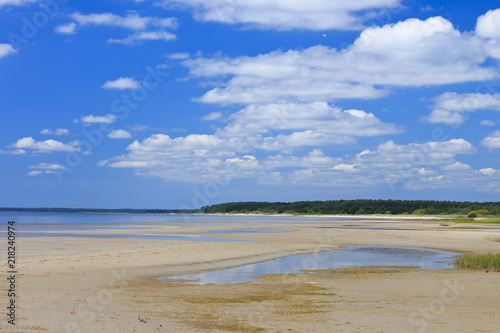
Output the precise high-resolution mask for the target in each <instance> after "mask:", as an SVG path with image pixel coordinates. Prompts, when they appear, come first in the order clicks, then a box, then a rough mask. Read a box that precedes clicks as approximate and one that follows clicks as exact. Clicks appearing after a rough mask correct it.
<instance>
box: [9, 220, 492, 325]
mask: <svg viewBox="0 0 500 333" xmlns="http://www.w3.org/2000/svg"><path fill="white" fill-rule="evenodd" d="M355 224H356V225H357V226H353V227H346V226H342V225H339V224H335V225H333V224H331V225H329V224H326V223H324V221H316V222H308V223H303V224H287V223H281V224H273V225H268V226H266V227H272V228H291V229H294V230H295V231H293V232H286V233H278V234H277V233H274V234H273V233H269V234H248V233H247V234H243V233H238V234H225V235H216V237H220V238H231V239H236V238H237V239H247V240H257V241H256V242H205V241H169V240H144V239H142V240H141V239H98V238H73V237H57V238H51V237H37V238H20V239H18V260H19V265H18V271H19V273H18V276H17V289H18V292H19V293H18V297H17V304H18V308H17V320H16V322H17V325H16V326H15V328H16V330H12V327H11V326H10V325H7V323H6V319H5V317H4V320H2V322H1V323H0V331H1V332H56V333H57V332H228V331H229V332H500V314H499V313H500V311H499V309H500V273H491V272H490V273H486V272H484V271H475V272H471V271H462V270H439V271H438V270H415V269H399V270H394V269H388V268H370V269H343V270H335V271H318V272H309V273H301V274H288V275H268V276H266V277H265V278H264V279H263V280H261V281H252V282H246V283H242V284H235V285H205V286H197V285H186V284H183V283H180V282H173V281H161V280H158V279H155V278H156V277H159V276H162V275H172V276H173V275H183V274H188V273H198V272H203V271H210V270H218V269H222V268H229V267H236V266H240V265H244V264H249V263H255V262H259V261H263V260H268V259H274V258H279V257H284V256H288V255H292V254H299V253H314V252H317V251H325V250H331V249H338V248H341V247H342V245H348V244H359V245H363V244H367V245H393V246H414V247H423V248H432V249H441V250H450V251H454V252H461V253H484V252H488V251H494V252H498V250H499V248H500V242H499V241H500V230H499V229H500V227H499V226H498V225H496V226H495V225H474V227H484V229H471V228H469V227H470V225H466V224H454V223H451V222H448V224H449V226H440V223H439V222H437V221H426V220H404V221H397V220H393V219H391V220H384V219H377V220H373V219H372V220H364V221H356V223H355ZM360 226H362V227H363V228H365V227H366V228H375V229H377V228H383V229H390V228H394V229H398V230H378V229H377V230H370V229H359V228H360ZM252 227H258V228H262V227H263V226H262V225H250V224H249V225H248V226H246V227H245V229H246V228H252ZM240 228H241V227H240ZM216 229H228V228H227V227H217V228H215V227H194V226H185V227H179V228H177V229H173V230H172V229H169V230H168V231H167V232H169V233H172V232H188V233H192V232H201V231H210V230H216ZM241 229H243V228H241ZM160 231H161V232H165V230H149V229H144V230H143V232H147V233H151V232H160ZM2 241H4V240H2ZM4 245H5V244H4V243H2V245H1V246H2V247H5V246H4ZM4 284H5V286H6V283H5V281H4ZM1 302H2V303H1V304H6V302H7V298H6V295H5V293H4V292H2V298H1ZM5 312H6V311H5Z"/></svg>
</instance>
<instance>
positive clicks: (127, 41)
mask: <svg viewBox="0 0 500 333" xmlns="http://www.w3.org/2000/svg"><path fill="white" fill-rule="evenodd" d="M176 38H177V36H176V35H175V34H172V33H170V32H166V31H140V32H136V33H134V34H132V35H129V36H128V37H126V38H122V39H117V38H110V39H108V43H111V44H123V45H136V44H138V43H140V42H142V41H145V40H164V41H170V40H173V39H176Z"/></svg>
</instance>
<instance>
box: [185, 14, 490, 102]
mask: <svg viewBox="0 0 500 333" xmlns="http://www.w3.org/2000/svg"><path fill="white" fill-rule="evenodd" d="M484 43H485V41H484V40H483V39H481V38H479V37H477V36H474V35H471V34H468V33H461V32H460V31H458V30H456V29H454V28H453V25H452V24H451V23H450V22H449V21H447V20H445V19H444V18H442V17H431V18H429V19H427V20H425V21H421V20H418V19H409V20H406V21H403V22H399V23H396V24H390V25H385V26H383V27H372V28H367V29H365V30H364V31H363V32H362V33H361V35H360V37H359V38H358V39H357V40H356V41H355V42H354V43H353V44H352V45H351V46H349V47H347V48H345V49H343V50H336V49H333V48H329V47H326V46H313V47H310V48H307V49H303V50H289V51H286V52H283V51H274V52H271V53H267V54H261V55H258V56H255V57H237V58H227V57H222V56H214V57H211V58H202V57H200V58H195V59H188V60H185V61H184V62H183V64H184V65H185V66H187V67H188V68H189V70H190V74H191V75H192V76H194V77H200V78H207V79H211V80H213V79H214V78H216V79H218V81H219V82H220V84H219V86H218V87H216V88H214V89H212V90H210V91H208V92H207V93H205V94H204V95H203V96H202V97H201V98H200V99H199V101H201V102H205V103H220V104H231V103H269V102H275V101H279V100H285V101H290V100H291V101H297V100H298V101H315V100H326V101H332V100H335V99H340V98H379V97H382V96H385V95H387V94H388V91H387V88H390V87H391V86H410V87H411V86H413V87H419V86H424V85H442V84H451V83H460V82H468V81H486V80H491V79H494V78H497V77H498V71H497V69H495V68H493V67H491V68H490V67H484V66H482V65H483V63H484V62H485V61H486V59H487V54H486V53H485V51H484ZM437 73H438V74H439V75H437Z"/></svg>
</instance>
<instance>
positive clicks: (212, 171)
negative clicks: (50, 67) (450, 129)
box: [102, 102, 401, 182]
mask: <svg viewBox="0 0 500 333" xmlns="http://www.w3.org/2000/svg"><path fill="white" fill-rule="evenodd" d="M209 118H211V119H219V117H209ZM224 121H225V122H226V125H225V126H224V127H222V128H220V129H218V130H216V131H215V134H212V135H210V134H190V135H187V136H185V137H177V138H171V137H170V136H168V135H165V134H154V135H152V136H150V137H149V138H147V139H145V140H143V141H142V142H139V141H137V140H136V141H134V142H133V143H132V144H130V145H129V146H128V147H127V150H128V151H129V153H128V154H127V155H123V156H119V157H115V158H113V159H111V161H110V162H106V163H104V162H103V163H102V164H106V165H108V166H110V167H119V168H125V167H128V168H134V169H137V170H138V172H139V173H140V174H148V175H153V176H157V177H161V178H167V179H172V180H181V181H189V182H193V181H194V182H196V181H201V180H203V179H207V177H211V175H217V174H220V172H221V170H224V169H225V168H226V167H228V166H230V165H237V166H238V167H239V168H240V169H241V170H245V172H244V173H243V174H244V176H245V177H249V176H251V175H252V176H255V173H254V172H257V171H259V172H264V170H267V171H269V170H273V169H275V168H280V167H298V166H303V167H307V166H308V165H317V166H318V165H319V166H322V167H325V168H327V167H329V168H333V167H334V166H335V165H336V164H339V163H338V162H340V161H339V160H338V159H333V158H330V157H328V156H326V155H325V154H324V153H323V152H322V151H321V150H320V149H318V148H313V150H312V151H311V152H310V153H309V154H307V155H306V156H303V157H297V156H293V155H290V152H293V151H295V150H302V149H304V148H307V147H319V146H329V145H335V144H346V143H353V142H355V140H356V138H358V137H372V136H381V135H387V134H396V133H399V132H400V131H401V130H400V129H399V128H397V127H396V126H394V125H392V124H387V123H384V122H382V121H380V120H379V119H377V118H376V117H375V116H374V115H373V114H370V113H366V112H364V111H361V110H345V111H344V110H342V109H340V108H336V107H333V106H330V105H328V104H327V103H319V102H316V103H308V104H294V103H286V104H269V105H250V106H248V107H246V108H244V109H242V110H241V111H239V112H236V113H234V114H232V115H231V116H229V117H227V118H226V119H225V120H224ZM273 151H279V152H280V153H281V154H279V155H272V154H270V153H269V152H273ZM258 154H264V155H267V157H266V158H264V160H262V161H259V160H257V158H256V157H255V156H256V155H258ZM346 168H347V167H346ZM346 170H347V169H346ZM267 171H266V172H267ZM344 171H345V170H344ZM350 171H351V172H355V170H350Z"/></svg>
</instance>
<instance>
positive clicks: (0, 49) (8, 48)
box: [0, 4, 17, 58]
mask: <svg viewBox="0 0 500 333" xmlns="http://www.w3.org/2000/svg"><path fill="white" fill-rule="evenodd" d="M0 6H1V4H0ZM16 52H17V51H16V50H14V48H13V47H12V45H10V44H2V43H0V58H2V57H5V56H8V55H9V54H14V53H16Z"/></svg>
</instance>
